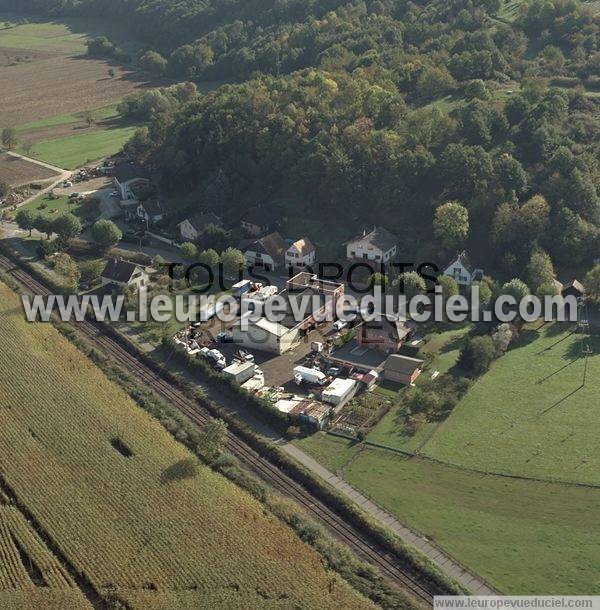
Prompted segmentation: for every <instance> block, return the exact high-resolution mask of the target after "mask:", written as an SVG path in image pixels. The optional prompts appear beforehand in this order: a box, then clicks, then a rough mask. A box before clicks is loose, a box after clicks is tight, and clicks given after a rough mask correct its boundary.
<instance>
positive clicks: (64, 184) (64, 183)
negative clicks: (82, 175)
mask: <svg viewBox="0 0 600 610" xmlns="http://www.w3.org/2000/svg"><path fill="white" fill-rule="evenodd" d="M72 186H73V182H71V180H65V181H64V182H63V187H64V188H66V189H68V188H70V187H72Z"/></svg>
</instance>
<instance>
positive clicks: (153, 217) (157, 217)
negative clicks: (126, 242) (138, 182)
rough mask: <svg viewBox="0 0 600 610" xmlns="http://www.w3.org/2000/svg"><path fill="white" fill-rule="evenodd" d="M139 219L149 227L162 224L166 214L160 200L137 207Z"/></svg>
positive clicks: (152, 200)
mask: <svg viewBox="0 0 600 610" xmlns="http://www.w3.org/2000/svg"><path fill="white" fill-rule="evenodd" d="M136 212H137V217H138V218H139V219H140V220H142V221H144V222H145V223H146V225H147V226H149V225H152V224H155V223H157V222H160V221H161V220H163V218H165V216H166V212H165V210H164V209H163V207H162V205H161V204H160V201H159V200H158V199H148V200H147V201H144V202H142V203H140V204H139V205H138V207H137V210H136Z"/></svg>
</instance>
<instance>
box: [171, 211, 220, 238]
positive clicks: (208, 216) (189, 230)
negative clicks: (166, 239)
mask: <svg viewBox="0 0 600 610" xmlns="http://www.w3.org/2000/svg"><path fill="white" fill-rule="evenodd" d="M210 225H213V226H215V227H222V226H223V221H222V219H221V218H220V217H219V216H217V215H216V214H213V213H212V212H206V213H199V214H194V215H193V216H192V217H191V218H186V219H185V220H183V221H182V222H180V223H179V224H178V225H177V228H178V229H179V234H180V235H181V238H182V239H183V240H185V241H191V242H195V241H196V240H197V239H198V238H199V237H200V236H201V235H202V234H203V233H204V232H205V231H206V229H207V227H209V226H210Z"/></svg>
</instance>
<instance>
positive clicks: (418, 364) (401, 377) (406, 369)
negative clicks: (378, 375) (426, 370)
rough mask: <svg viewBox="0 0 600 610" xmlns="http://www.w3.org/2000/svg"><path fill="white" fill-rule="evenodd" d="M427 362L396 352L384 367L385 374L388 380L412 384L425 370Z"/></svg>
mask: <svg viewBox="0 0 600 610" xmlns="http://www.w3.org/2000/svg"><path fill="white" fill-rule="evenodd" d="M424 365H425V362H424V361H423V360H419V359H418V358H410V357H409V356H401V355H398V354H394V355H392V356H390V357H389V358H388V359H387V360H386V363H385V365H384V367H383V376H384V378H385V379H386V380H387V381H394V382H396V383H402V384H404V385H411V384H412V383H414V382H415V381H416V379H417V378H418V377H419V375H420V374H421V373H422V371H423V366H424Z"/></svg>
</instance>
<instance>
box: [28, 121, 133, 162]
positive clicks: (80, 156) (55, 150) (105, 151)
mask: <svg viewBox="0 0 600 610" xmlns="http://www.w3.org/2000/svg"><path fill="white" fill-rule="evenodd" d="M135 130H136V127H135V126H132V125H127V126H121V127H110V128H108V129H105V130H103V129H98V130H93V131H90V132H89V133H82V134H81V135H76V136H68V137H66V138H56V139H53V140H42V141H41V142H37V143H36V144H34V145H33V146H32V148H31V150H30V151H29V156H30V157H32V158H34V159H38V160H39V161H43V162H44V163H50V164H51V165H55V166H57V167H61V168H63V169H76V168H78V167H81V166H83V165H86V164H87V163H90V162H93V161H97V160H98V159H102V158H103V157H108V156H110V155H113V154H115V153H117V152H119V150H121V148H122V147H123V145H124V144H125V142H127V140H129V138H131V136H133V134H134V133H135Z"/></svg>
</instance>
